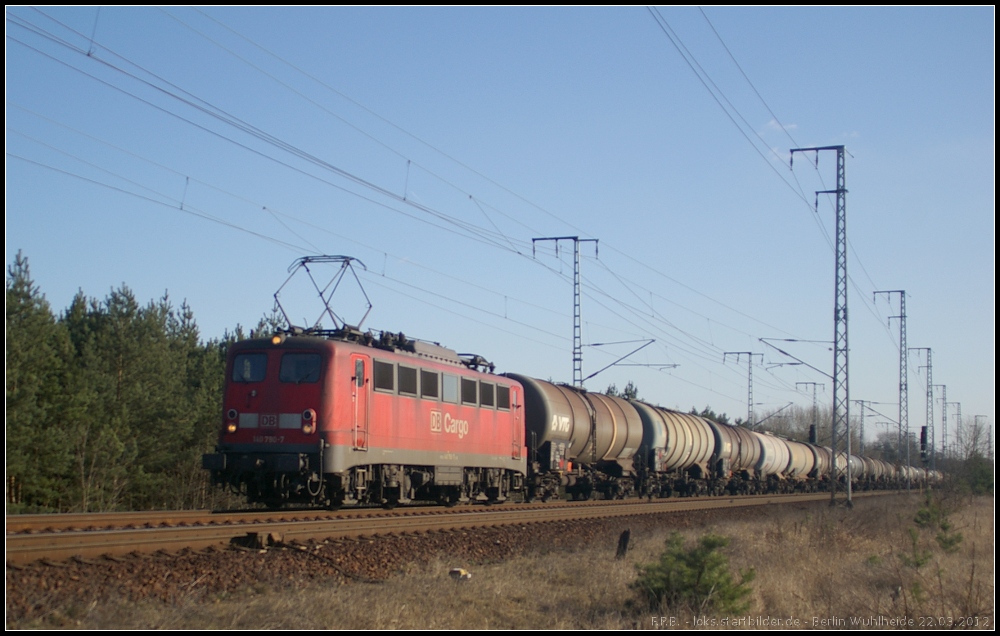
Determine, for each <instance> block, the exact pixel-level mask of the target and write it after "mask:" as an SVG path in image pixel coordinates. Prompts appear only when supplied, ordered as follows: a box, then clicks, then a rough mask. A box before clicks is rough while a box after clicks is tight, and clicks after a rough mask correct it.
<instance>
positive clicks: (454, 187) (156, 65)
mask: <svg viewBox="0 0 1000 636" xmlns="http://www.w3.org/2000/svg"><path fill="white" fill-rule="evenodd" d="M654 13H655V16H656V17H655V18H654ZM657 18H658V19H659V20H658V19H657ZM994 21H995V13H994V9H993V8H992V7H969V8H903V9H895V8H874V9H872V8H791V9H786V8H708V9H705V10H704V11H701V10H699V9H698V8H696V7H689V8H672V7H670V8H661V9H658V10H656V11H655V12H651V11H650V10H648V9H646V8H644V7H629V8H577V9H561V8H485V9H480V8H464V9H451V8H412V9H409V8H322V9H309V8H296V9H284V8H271V9H256V8H244V9H226V8H205V9H194V8H167V9H157V8H124V9H119V8H108V7H102V8H101V9H100V10H98V9H96V8H87V7H83V8H42V9H37V10H36V9H33V8H30V7H14V8H8V10H7V47H6V54H7V67H6V72H7V85H6V96H7V102H6V122H7V136H6V138H7V161H6V184H7V188H6V195H7V196H6V221H7V233H6V259H7V263H8V264H9V263H10V262H11V261H12V260H13V257H14V255H15V254H16V253H17V251H18V250H23V252H24V253H25V254H26V255H27V256H28V258H29V260H30V264H31V268H32V273H33V275H34V277H35V280H36V282H37V283H38V284H39V285H40V286H41V289H42V291H43V292H44V293H45V294H46V296H47V298H48V300H49V301H50V303H51V304H52V305H53V307H54V308H55V309H56V310H57V311H61V310H63V309H65V307H66V306H67V305H68V304H69V302H70V300H71V298H72V297H73V295H74V294H75V293H76V292H77V291H78V290H80V289H82V290H83V291H84V293H86V294H87V295H88V296H93V297H98V298H103V297H104V296H105V295H106V294H107V292H108V291H109V290H110V289H111V288H113V287H117V286H120V285H122V284H127V285H128V286H129V287H130V288H132V289H133V290H134V291H135V293H136V294H137V296H138V297H139V298H140V299H142V300H144V301H148V300H151V299H154V298H158V297H160V296H162V295H163V293H164V291H168V292H169V294H170V296H171V298H172V299H173V300H174V301H175V302H176V303H180V302H181V301H182V300H185V299H186V300H187V302H188V303H189V304H190V305H191V307H192V309H193V310H194V312H195V316H196V318H197V320H198V323H199V325H200V327H201V330H202V335H203V336H204V337H206V338H209V337H215V336H220V335H221V334H222V333H223V331H224V330H225V329H227V328H228V329H232V328H233V327H234V326H235V325H236V324H237V323H240V324H243V325H245V326H249V325H253V324H255V323H256V322H257V320H258V319H259V317H260V316H261V315H263V314H264V313H265V312H267V311H269V310H270V308H271V305H272V301H273V294H274V292H275V291H276V290H277V289H278V288H279V286H281V284H282V283H283V282H284V281H285V279H286V278H287V276H288V273H287V269H288V266H289V264H290V263H292V261H293V260H295V259H296V258H298V257H300V256H303V255H306V254H346V255H351V256H354V257H356V258H358V259H360V260H361V261H362V262H363V263H365V265H367V271H364V270H362V271H361V272H360V275H361V280H362V282H363V284H364V286H365V290H366V292H367V294H368V296H369V297H370V298H371V301H372V303H373V305H374V307H373V309H372V311H371V314H370V315H369V317H368V319H367V321H366V322H365V325H364V326H365V327H370V328H373V329H376V330H378V329H387V330H392V331H400V330H401V331H404V332H405V333H407V334H408V335H410V336H413V337H417V338H422V339H426V340H431V341H436V342H440V343H441V344H443V345H445V346H448V347H451V348H454V349H457V350H459V351H462V352H477V353H480V354H481V355H483V356H484V357H486V358H487V359H490V360H493V361H494V362H495V363H496V364H497V367H498V370H500V371H516V372H521V373H526V374H529V375H534V376H537V377H541V378H551V379H553V380H557V381H570V380H571V379H572V363H571V348H572V260H571V256H572V250H571V246H570V244H569V243H562V244H560V249H559V254H558V256H557V255H556V254H555V253H554V250H553V249H552V248H553V244H552V243H548V244H545V245H540V246H539V249H538V251H537V253H536V255H534V256H533V255H532V246H531V239H532V238H536V237H550V236H580V237H581V238H597V239H599V241H600V243H599V247H598V251H597V253H596V256H595V250H594V248H593V244H591V243H584V244H581V253H582V256H583V258H582V273H583V291H584V294H583V303H582V315H583V342H584V344H585V345H590V344H595V343H615V342H621V341H633V340H635V341H642V340H644V339H655V341H656V342H655V343H654V344H652V345H650V346H648V347H646V348H645V349H643V350H642V352H641V353H639V354H637V355H636V356H635V357H634V358H631V359H630V360H631V361H632V362H634V363H643V364H650V365H662V367H657V366H652V367H636V366H632V367H613V368H611V369H609V370H607V371H604V372H602V373H601V374H599V375H598V376H596V377H595V378H593V379H592V380H590V381H588V382H587V386H588V388H591V389H603V388H604V387H606V386H607V385H608V384H610V383H612V382H614V383H616V384H617V385H618V386H619V387H622V386H623V385H624V384H625V383H626V382H628V381H629V380H630V379H631V380H634V381H635V382H636V384H637V385H638V387H639V391H640V396H641V397H644V398H646V399H648V400H650V401H654V402H658V403H660V404H663V405H664V406H667V407H677V408H681V409H684V410H687V409H689V408H690V407H692V406H697V407H698V408H702V407H704V406H705V405H711V406H712V408H713V409H715V410H716V411H725V412H727V413H729V414H730V415H731V416H733V417H736V416H745V414H746V404H747V365H746V359H747V358H746V356H742V357H740V358H739V362H737V361H736V360H735V359H734V357H733V356H725V353H726V352H746V351H749V352H754V353H759V354H763V355H762V356H755V358H754V370H753V371H754V402H755V404H756V406H755V410H756V411H758V412H759V411H767V410H771V409H776V408H781V407H782V406H784V405H786V404H788V403H789V402H795V403H797V404H802V405H808V404H810V403H811V393H807V392H806V391H803V390H802V388H801V387H800V388H799V389H798V390H797V389H796V383H798V382H817V383H822V384H824V385H825V386H824V390H823V391H821V392H820V394H819V395H820V399H821V400H822V401H824V402H825V403H829V401H830V399H831V395H832V383H831V381H830V379H829V378H827V377H824V376H823V375H822V374H820V373H817V372H815V371H812V370H810V369H808V368H807V367H805V366H802V365H790V364H788V363H790V362H793V360H791V359H789V358H787V357H784V356H782V355H781V354H779V353H777V352H776V351H775V350H774V349H773V348H771V347H769V346H767V345H765V344H764V343H762V342H761V341H760V339H761V338H789V339H798V340H813V341H828V340H832V337H833V322H832V316H833V297H834V294H833V283H834V281H833V276H834V258H833V248H832V246H831V243H830V241H831V240H832V236H833V224H834V211H833V204H832V201H831V200H828V199H826V198H820V200H819V208H818V212H815V211H814V209H813V205H814V201H815V195H814V194H813V193H814V192H815V191H816V190H827V189H832V188H833V187H834V186H835V163H834V154H833V153H823V154H821V155H820V157H819V166H818V169H817V168H815V167H814V166H813V164H812V162H811V161H809V160H808V159H807V157H806V156H804V155H797V156H796V161H795V167H794V170H790V169H789V166H788V154H789V152H788V151H789V149H790V148H792V147H811V146H828V145H844V146H845V147H846V149H847V151H848V153H849V155H848V157H847V164H846V177H847V187H848V190H849V194H848V198H847V234H848V241H849V243H850V261H849V263H848V273H849V275H850V277H851V281H852V285H851V288H850V297H849V316H850V327H849V329H850V331H849V337H850V347H851V351H850V371H851V382H850V397H851V399H852V400H858V399H863V400H874V401H878V402H883V403H890V404H885V405H884V406H881V407H880V408H881V409H883V411H882V412H883V413H885V414H886V416H889V417H891V418H895V416H896V412H897V405H896V403H897V395H898V368H899V362H898V340H899V321H898V320H896V319H891V318H890V317H891V316H897V315H898V314H899V296H898V294H894V295H892V296H891V301H888V300H887V299H886V297H885V296H884V295H883V296H880V297H879V298H878V299H873V292H874V291H877V290H898V289H902V290H905V291H906V293H907V296H906V309H907V344H908V346H909V347H930V348H931V349H932V350H933V383H934V384H945V385H947V399H948V401H949V402H959V403H961V408H962V414H963V416H965V418H966V419H969V418H971V416H973V415H985V416H986V417H987V418H988V421H989V422H991V423H992V422H993V419H994V412H995V411H994V402H995V400H994V396H995V392H994V386H995V375H996V373H995V366H994V362H993V359H994V353H995V336H994V328H995V318H994V316H995V292H994V281H995V242H994V229H995V216H994V211H993V210H994V206H995V181H994V176H993V175H994V170H995V159H994V156H995V67H994V62H993V60H994V53H995V51H994V38H995V31H994ZM668 34H670V36H669V37H668ZM672 38H673V41H672ZM680 51H684V52H685V53H684V55H685V57H686V58H687V59H685V57H682V54H681V52H680ZM693 69H699V73H700V74H701V77H702V79H699V77H698V76H696V74H695V71H694V70H693ZM748 80H749V81H748ZM706 86H708V87H714V88H713V89H712V91H713V92H712V93H710V92H709V89H708V88H706ZM331 273H332V272H331ZM282 299H283V301H285V302H286V304H287V305H288V306H289V307H290V308H291V309H290V311H291V312H292V313H293V314H294V315H295V316H302V317H303V320H304V319H305V318H306V317H308V318H309V319H310V320H314V319H315V317H316V316H318V315H319V310H318V308H317V306H316V305H315V304H314V303H313V301H312V299H311V298H310V297H308V295H307V294H305V289H304V285H300V284H299V283H298V281H297V280H296V281H295V282H294V284H293V285H291V286H290V287H288V288H286V289H285V290H284V291H283V293H282ZM335 305H337V307H336V308H337V309H338V311H339V312H340V313H341V314H342V315H344V317H345V318H347V319H348V320H353V319H354V318H352V317H356V318H357V319H359V318H360V316H361V314H362V313H363V310H362V309H361V304H360V300H359V297H358V295H357V293H355V292H353V290H352V289H350V288H349V286H348V287H345V288H344V289H343V290H342V293H339V295H338V297H336V298H335ZM639 344H640V343H638V342H637V343H634V344H632V343H624V344H614V345H608V346H602V347H589V346H588V347H585V349H584V362H583V367H584V368H583V373H584V375H585V376H586V375H589V374H590V373H593V372H594V371H597V370H598V369H600V368H601V367H603V366H605V365H606V364H610V363H611V362H613V361H614V360H615V359H616V358H618V357H619V356H622V355H624V354H626V353H628V352H629V351H630V350H631V349H633V348H635V347H637V346H639ZM781 346H782V348H783V349H785V350H786V351H788V352H789V353H791V354H793V355H794V356H796V357H797V358H799V359H801V360H804V361H806V362H808V363H809V364H810V365H812V366H815V367H818V368H819V369H820V370H822V371H823V372H824V373H830V372H831V370H832V354H831V352H830V351H829V350H828V349H829V347H830V345H828V344H823V343H821V342H819V343H805V342H795V343H783V344H782V345H781ZM724 358H726V359H725V361H724ZM925 364H926V360H925V358H924V357H923V356H922V355H918V354H916V353H914V354H911V355H910V357H909V366H910V369H911V372H910V375H909V378H908V385H909V393H910V400H909V408H908V410H909V414H910V424H911V426H912V427H916V426H920V425H922V424H923V421H924V413H925V411H926V407H925V394H926V370H925V369H922V368H921V367H922V366H923V365H925ZM667 365H677V366H669V367H668V366H667ZM935 397H936V398H940V392H936V393H935ZM949 411H950V412H951V413H954V406H952V407H949ZM856 412H857V407H856V406H854V405H852V413H856ZM940 412H941V411H940V404H936V405H935V414H936V415H935V419H936V420H937V421H938V422H939V420H940ZM875 419H876V420H882V419H885V418H880V417H877V416H876V417H875ZM869 423H872V420H871V419H869ZM953 424H954V419H953V417H952V418H951V419H950V423H949V427H952V426H953ZM872 428H874V427H872ZM872 428H869V431H871V430H872ZM952 434H953V432H952ZM939 435H940V426H939ZM869 436H871V435H869Z"/></svg>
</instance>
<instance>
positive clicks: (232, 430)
mask: <svg viewBox="0 0 1000 636" xmlns="http://www.w3.org/2000/svg"><path fill="white" fill-rule="evenodd" d="M226 432H227V433H235V432H236V422H229V423H228V424H226Z"/></svg>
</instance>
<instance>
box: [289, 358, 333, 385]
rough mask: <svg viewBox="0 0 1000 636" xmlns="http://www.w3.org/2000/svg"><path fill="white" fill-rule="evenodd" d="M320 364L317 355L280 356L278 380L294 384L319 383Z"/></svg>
mask: <svg viewBox="0 0 1000 636" xmlns="http://www.w3.org/2000/svg"><path fill="white" fill-rule="evenodd" d="M321 368H322V362H321V358H320V355H319V354H318V353H286V354H285V355H283V356H281V371H280V372H279V373H278V379H279V380H281V381H282V382H291V383H294V384H302V383H309V384H312V383H315V382H319V372H320V369H321Z"/></svg>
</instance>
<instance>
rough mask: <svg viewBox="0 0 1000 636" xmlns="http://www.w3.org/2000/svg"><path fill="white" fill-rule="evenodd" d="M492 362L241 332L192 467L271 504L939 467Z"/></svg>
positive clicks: (760, 483)
mask: <svg viewBox="0 0 1000 636" xmlns="http://www.w3.org/2000/svg"><path fill="white" fill-rule="evenodd" d="M492 371H493V369H492V365H489V363H487V362H486V361H484V360H483V359H482V358H479V357H478V356H472V355H465V354H457V353H455V352H454V351H452V350H450V349H447V348H445V347H442V346H440V345H437V344H433V343H426V342H421V341H416V340H410V339H408V338H406V337H405V336H404V335H403V334H401V333H400V334H391V333H385V332H383V333H382V334H381V335H380V337H378V338H375V337H374V336H373V335H372V334H371V333H370V332H369V333H361V332H359V331H358V330H356V329H350V328H345V329H341V330H336V331H333V332H324V334H323V337H319V336H318V335H316V334H313V335H308V334H306V335H297V334H291V333H279V334H277V335H275V336H274V337H273V338H271V339H251V340H246V341H242V342H238V343H236V344H234V345H233V346H232V347H231V348H230V350H229V352H228V356H227V363H226V385H225V390H224V404H223V409H222V410H223V416H222V431H221V433H220V436H219V441H218V444H217V445H216V448H215V452H214V453H210V454H206V455H204V456H203V458H202V466H203V468H205V469H207V470H209V471H211V474H212V479H213V482H215V483H217V484H221V485H224V486H228V487H230V488H232V489H233V490H234V491H236V492H239V493H241V494H242V495H243V496H245V497H246V498H247V500H248V501H249V502H250V503H263V504H265V505H267V506H270V507H278V506H281V505H283V504H297V505H307V506H323V507H327V508H337V507H339V506H341V505H359V504H375V505H383V506H386V507H392V506H395V505H397V504H407V503H410V502H414V501H431V502H439V503H444V504H449V505H450V504H455V503H458V502H469V501H480V502H486V503H499V502H503V501H505V500H507V499H509V498H510V497H512V496H517V497H518V498H519V499H524V500H529V501H530V500H532V499H535V498H539V499H543V500H544V499H549V498H551V497H557V496H561V495H562V494H563V493H565V494H567V495H569V496H571V497H572V498H574V499H587V498H591V497H596V496H600V497H604V498H608V499H612V498H621V497H627V496H644V497H651V498H652V497H669V496H696V495H730V496H735V495H749V494H764V493H784V492H815V491H820V490H828V489H829V486H830V483H829V475H830V468H831V465H832V464H833V462H834V461H836V462H837V466H838V470H840V471H845V470H846V468H847V466H848V463H849V464H850V467H851V478H852V488H855V489H858V490H869V489H877V488H898V487H901V486H904V487H905V484H906V480H907V478H909V479H910V483H911V484H917V485H924V484H933V483H936V482H938V481H940V479H941V475H940V473H937V472H936V471H927V470H924V469H921V468H914V467H901V468H897V467H895V466H893V465H891V464H888V463H886V462H884V461H882V460H878V459H873V458H868V457H862V456H858V455H850V456H848V455H846V454H844V453H836V454H834V452H833V451H832V450H831V449H830V448H827V447H822V446H817V445H814V444H808V443H805V442H798V441H792V440H786V439H782V438H780V437H777V436H775V435H771V434H769V433H761V432H758V431H754V430H750V429H747V428H744V427H741V426H731V425H729V424H722V423H719V422H715V421H712V420H709V419H705V418H702V417H699V416H697V415H692V414H688V413H681V412H678V411H673V410H670V409H665V408H662V407H660V406H655V405H653V404H649V403H647V402H642V401H638V400H633V401H628V400H624V399H621V398H619V397H614V396H608V395H603V394H601V393H595V392H589V391H585V390H583V389H579V388H575V387H571V386H568V385H565V384H555V383H552V382H546V381H544V380H538V379H535V378H531V377H529V376H526V375H521V374H517V373H508V374H504V375H495V374H494V373H493V372H492ZM841 474H844V473H843V472H841ZM844 479H845V478H844V477H841V480H842V481H843V480H844Z"/></svg>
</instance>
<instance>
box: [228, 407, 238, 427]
mask: <svg viewBox="0 0 1000 636" xmlns="http://www.w3.org/2000/svg"><path fill="white" fill-rule="evenodd" d="M239 416H240V414H239V413H238V412H237V411H236V409H229V410H228V411H226V419H227V420H228V421H227V422H226V432H227V433H235V432H236V429H237V428H239V425H238V424H237V418H238V417H239Z"/></svg>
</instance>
